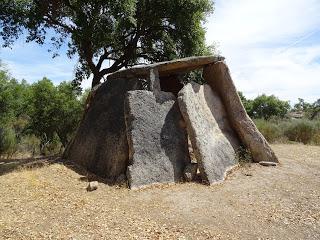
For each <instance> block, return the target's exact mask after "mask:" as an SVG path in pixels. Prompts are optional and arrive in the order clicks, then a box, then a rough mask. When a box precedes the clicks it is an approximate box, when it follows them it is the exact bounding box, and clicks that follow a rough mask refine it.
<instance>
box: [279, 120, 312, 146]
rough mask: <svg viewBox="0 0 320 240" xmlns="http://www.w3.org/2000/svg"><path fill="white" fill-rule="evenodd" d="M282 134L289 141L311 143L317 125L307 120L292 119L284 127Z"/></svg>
mask: <svg viewBox="0 0 320 240" xmlns="http://www.w3.org/2000/svg"><path fill="white" fill-rule="evenodd" d="M284 134H285V136H286V137H287V138H288V139H289V140H290V141H295V142H302V143H303V144H307V143H311V142H312V139H313V138H314V137H315V135H316V134H317V127H316V124H315V122H312V121H309V120H293V121H291V124H289V125H288V126H287V128H286V129H285V132H284Z"/></svg>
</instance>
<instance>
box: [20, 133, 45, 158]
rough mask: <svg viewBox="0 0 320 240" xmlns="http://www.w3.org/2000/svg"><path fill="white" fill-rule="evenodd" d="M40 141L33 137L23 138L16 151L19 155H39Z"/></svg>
mask: <svg viewBox="0 0 320 240" xmlns="http://www.w3.org/2000/svg"><path fill="white" fill-rule="evenodd" d="M39 147H40V139H39V138H37V137H36V136H35V135H26V136H23V137H22V139H21V142H20V144H19V148H18V151H19V152H21V153H30V154H31V156H32V157H34V156H36V155H38V154H39V153H40V148H39Z"/></svg>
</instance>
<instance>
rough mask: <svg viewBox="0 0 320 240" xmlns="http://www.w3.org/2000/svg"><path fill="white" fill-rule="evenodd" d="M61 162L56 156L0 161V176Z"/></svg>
mask: <svg viewBox="0 0 320 240" xmlns="http://www.w3.org/2000/svg"><path fill="white" fill-rule="evenodd" d="M56 162H61V158H60V157H58V156H47V157H33V158H12V159H0V176H2V175H5V174H8V173H10V172H14V171H17V170H20V169H31V168H40V167H43V166H47V165H50V164H53V163H56Z"/></svg>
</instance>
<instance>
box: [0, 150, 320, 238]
mask: <svg viewBox="0 0 320 240" xmlns="http://www.w3.org/2000/svg"><path fill="white" fill-rule="evenodd" d="M273 149H274V150H275V151H276V154H277V155H278V156H279V158H280V161H281V165H280V166H278V167H262V166H259V165H257V164H253V165H251V167H244V168H240V169H237V170H236V171H234V172H233V173H232V174H231V175H230V176H229V177H228V179H227V180H226V181H225V182H224V183H222V184H219V185H215V186H212V187H208V186H203V185H201V184H197V183H190V184H177V185H173V186H165V187H161V188H159V187H153V188H149V189H145V190H140V191H130V190H127V189H124V188H117V187H110V186H107V185H105V184H100V185H99V189H98V190H97V191H94V192H86V190H85V188H86V186H87V183H86V182H85V181H83V176H82V175H80V174H78V173H77V172H75V171H73V170H71V169H70V168H68V167H66V166H65V165H63V164H61V163H57V162H53V163H52V162H48V163H46V164H40V165H39V166H37V167H32V168H27V167H26V166H28V164H26V163H25V162H24V163H22V164H21V163H0V239H83V240H85V239H320V147H313V146H303V145H273ZM21 166H22V167H21ZM17 167H18V168H17ZM20 168H21V169H20Z"/></svg>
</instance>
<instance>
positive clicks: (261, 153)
mask: <svg viewBox="0 0 320 240" xmlns="http://www.w3.org/2000/svg"><path fill="white" fill-rule="evenodd" d="M203 76H204V79H205V80H206V81H207V83H208V84H209V85H210V86H211V88H212V89H214V90H216V91H217V92H218V93H219V95H220V96H221V99H222V102H223V104H224V106H225V108H226V111H227V113H228V117H229V119H230V123H231V125H232V127H233V129H235V131H236V132H237V133H238V136H239V138H240V140H241V141H242V142H243V143H244V144H245V145H246V146H247V147H248V148H249V150H250V152H251V154H252V157H253V160H254V161H255V162H261V161H267V162H270V161H271V162H278V158H277V156H276V155H275V154H274V152H273V150H272V149H271V147H270V146H269V144H268V142H267V141H266V139H265V138H264V137H263V135H262V134H261V133H260V132H259V130H258V129H257V127H256V126H255V124H254V123H253V121H252V120H251V119H250V117H249V116H248V115H247V113H246V110H245V109H244V107H243V105H242V103H241V100H240V98H239V95H238V93H237V90H236V87H235V86H234V83H233V81H232V78H231V76H230V72H229V69H228V67H227V65H226V64H225V63H224V62H217V63H214V64H211V65H207V66H206V67H204V70H203Z"/></svg>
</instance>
